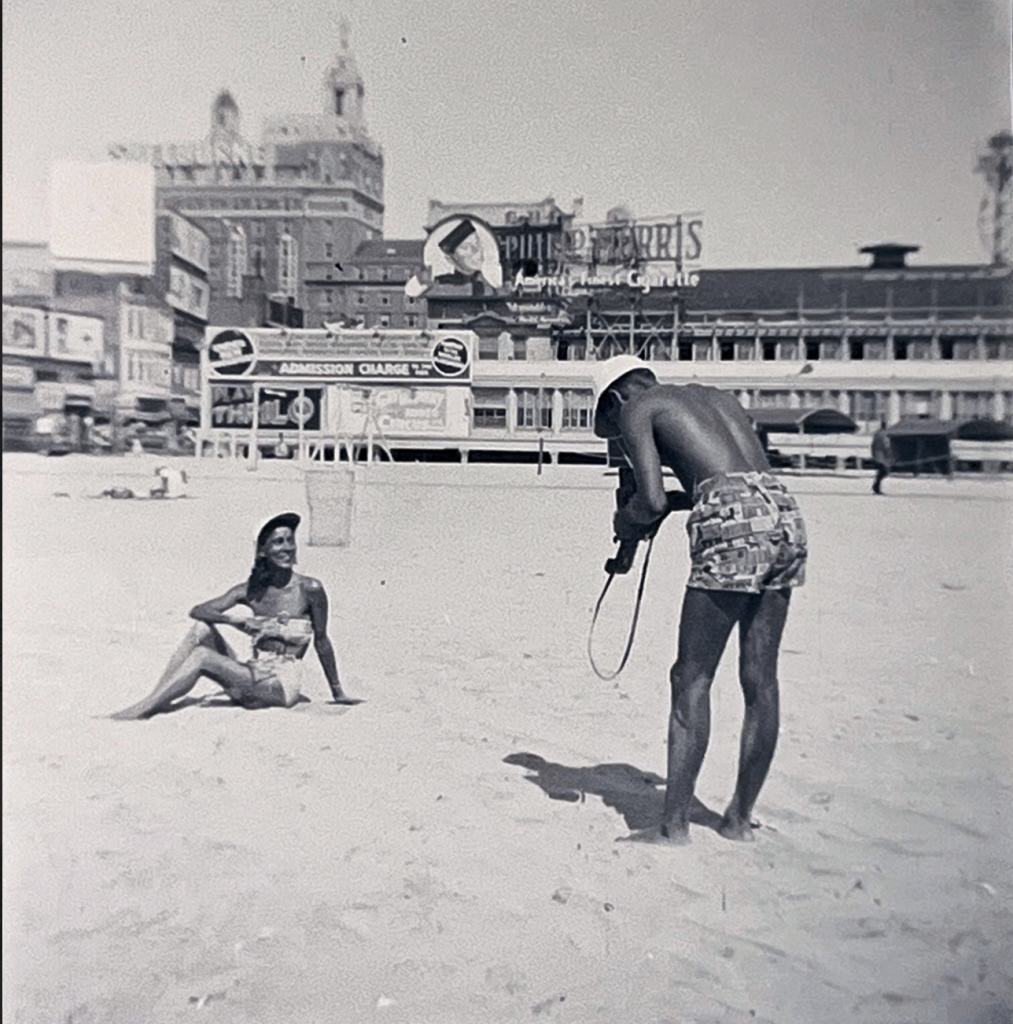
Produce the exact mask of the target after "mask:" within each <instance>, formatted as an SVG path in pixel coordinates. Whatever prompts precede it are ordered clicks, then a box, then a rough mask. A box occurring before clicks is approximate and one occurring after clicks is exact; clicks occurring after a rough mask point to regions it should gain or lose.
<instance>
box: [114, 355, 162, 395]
mask: <svg viewBox="0 0 1013 1024" xmlns="http://www.w3.org/2000/svg"><path fill="white" fill-rule="evenodd" d="M124 369H125V371H126V373H125V376H126V379H127V380H128V381H131V382H133V383H136V384H152V385H154V386H156V387H167V386H168V384H169V381H170V379H171V364H170V362H169V360H168V359H167V358H161V357H159V356H157V355H155V354H153V353H149V352H127V353H126V366H125V367H124Z"/></svg>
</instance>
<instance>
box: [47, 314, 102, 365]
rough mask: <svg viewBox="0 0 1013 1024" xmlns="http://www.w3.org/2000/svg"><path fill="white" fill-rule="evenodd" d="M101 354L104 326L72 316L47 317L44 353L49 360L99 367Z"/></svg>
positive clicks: (96, 319) (84, 318)
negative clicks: (89, 364) (47, 340)
mask: <svg viewBox="0 0 1013 1024" xmlns="http://www.w3.org/2000/svg"><path fill="white" fill-rule="evenodd" d="M104 352H105V323H104V321H103V320H101V319H100V318H99V317H94V316H77V315H76V314H74V313H50V314H49V347H48V354H49V356H50V358H52V359H66V360H73V361H74V362H79V363H81V362H84V363H91V364H92V366H93V367H95V368H98V367H99V366H101V365H102V359H103V356H104Z"/></svg>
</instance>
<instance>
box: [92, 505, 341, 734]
mask: <svg viewBox="0 0 1013 1024" xmlns="http://www.w3.org/2000/svg"><path fill="white" fill-rule="evenodd" d="M298 525H299V516H297V515H296V514H295V513H294V512H285V513H283V514H282V515H278V516H275V517H274V518H273V519H271V520H269V521H268V522H266V523H265V524H264V526H263V527H262V528H261V531H260V533H259V534H258V535H257V555H256V559H255V561H254V563H253V569H252V571H251V572H250V578H249V579H248V580H247V581H246V582H245V583H240V584H239V585H238V586H235V587H233V588H232V589H231V590H229V591H228V593H226V594H224V595H223V596H222V597H218V598H215V599H214V600H211V601H205V602H204V603H203V604H199V605H197V607H196V608H194V609H193V610H192V611H191V612H190V617H191V618H192V619H196V620H197V621H196V623H195V624H194V626H193V628H192V629H191V630H190V632H189V633H188V634H187V635H186V637H185V639H184V640H183V642H182V643H181V644H180V645H179V647H177V648H176V651H175V652H174V653H173V655H172V657H171V658H170V659H169V664H168V665H166V667H165V671H164V672H163V673H162V678H161V679H160V680H159V681H158V685H157V686H156V687H155V689H154V690H153V691H152V692H151V694H150V695H149V696H147V697H145V698H144V700H142V701H140V702H139V703H137V704H133V705H131V706H130V707H129V708H125V709H124V710H123V711H120V712H118V713H117V714H115V715H113V716H112V717H113V718H118V719H137V718H150V717H151V716H152V715H156V714H158V713H159V712H160V711H166V710H168V709H169V707H170V705H171V704H172V702H173V701H175V700H178V699H179V698H180V697H182V696H184V695H185V694H187V693H189V692H190V691H191V690H192V689H193V688H194V686H195V685H196V683H197V680H198V679H199V678H200V677H201V676H208V677H209V678H211V679H213V680H214V681H215V682H216V683H218V684H219V686H221V687H222V689H223V690H224V691H225V692H226V693H227V694H228V695H229V697H231V698H232V700H234V701H235V702H236V703H237V704H241V705H242V706H243V707H246V708H263V707H286V708H289V707H292V705H293V704H295V703H296V702H297V701H298V700H299V696H300V693H301V691H302V676H303V668H304V665H303V661H302V658H303V656H304V655H305V654H306V651H307V649H308V648H309V644H310V640H312V641H313V645H314V647H315V648H316V652H317V657H318V658H319V659H320V665H321V667H322V668H323V670H324V675H325V676H326V677H327V684H328V685H329V686H330V688H331V695H332V696H333V697H334V703H335V704H358V703H359V701H357V700H355V699H354V698H351V697H347V696H345V693H344V691H343V690H342V689H341V683H340V681H339V679H338V666H337V662H336V661H335V658H334V648H333V646H332V645H331V641H330V640H329V639H328V636H327V593H326V591H325V590H324V587H323V584H322V583H321V582H320V581H319V580H315V579H311V578H310V577H309V576H302V575H300V574H299V573H297V572H294V571H293V567H294V566H295V562H296V544H295V529H296V527H297V526H298ZM237 605H245V606H247V607H248V608H249V609H250V610H251V611H252V612H253V616H252V618H251V617H242V616H239V615H236V614H235V613H233V612H231V609H233V608H235V607H236V606H237ZM220 625H226V626H235V627H236V628H237V629H241V630H243V631H244V632H246V633H248V634H249V635H250V636H251V637H252V639H253V660H251V661H249V662H243V661H240V660H239V658H238V657H237V656H236V654H235V652H234V651H233V650H232V648H231V647H230V646H229V645H228V643H227V642H226V640H225V638H224V637H223V636H222V635H221V633H219V632H218V629H217V628H216V627H218V626H220Z"/></svg>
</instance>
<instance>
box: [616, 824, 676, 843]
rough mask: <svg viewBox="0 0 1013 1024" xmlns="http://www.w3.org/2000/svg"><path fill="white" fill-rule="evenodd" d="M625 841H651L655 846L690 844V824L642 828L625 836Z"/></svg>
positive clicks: (621, 840)
mask: <svg viewBox="0 0 1013 1024" xmlns="http://www.w3.org/2000/svg"><path fill="white" fill-rule="evenodd" d="M619 842H623V843H651V844H652V845H654V846H687V845H689V825H662V826H661V827H660V828H641V829H637V830H635V831H633V832H631V833H630V834H629V835H628V836H623V837H622V838H621V839H620V840H619Z"/></svg>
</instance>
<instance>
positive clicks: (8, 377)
mask: <svg viewBox="0 0 1013 1024" xmlns="http://www.w3.org/2000/svg"><path fill="white" fill-rule="evenodd" d="M3 378H4V387H5V388H16V389H19V390H22V391H31V390H32V388H33V387H35V369H34V368H33V367H31V366H22V365H20V364H18V363H4V364H3Z"/></svg>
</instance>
